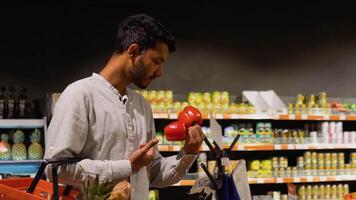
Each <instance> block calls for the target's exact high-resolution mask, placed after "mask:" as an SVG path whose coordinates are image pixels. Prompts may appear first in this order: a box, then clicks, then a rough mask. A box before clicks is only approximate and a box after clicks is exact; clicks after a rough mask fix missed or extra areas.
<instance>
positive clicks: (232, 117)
mask: <svg viewBox="0 0 356 200" xmlns="http://www.w3.org/2000/svg"><path fill="white" fill-rule="evenodd" d="M230 117H231V119H238V118H239V115H238V114H231V115H230Z"/></svg>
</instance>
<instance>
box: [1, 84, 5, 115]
mask: <svg viewBox="0 0 356 200" xmlns="http://www.w3.org/2000/svg"><path fill="white" fill-rule="evenodd" d="M5 90H6V89H5V87H4V86H1V88H0V119H5V118H6V97H5V95H4V93H5Z"/></svg>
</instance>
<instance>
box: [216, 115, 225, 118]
mask: <svg viewBox="0 0 356 200" xmlns="http://www.w3.org/2000/svg"><path fill="white" fill-rule="evenodd" d="M215 118H216V119H224V115H223V114H216V115H215Z"/></svg>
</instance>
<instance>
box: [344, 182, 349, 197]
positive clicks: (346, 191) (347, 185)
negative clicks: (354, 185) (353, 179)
mask: <svg viewBox="0 0 356 200" xmlns="http://www.w3.org/2000/svg"><path fill="white" fill-rule="evenodd" d="M343 191H344V195H346V194H349V193H350V191H349V184H344V188H343Z"/></svg>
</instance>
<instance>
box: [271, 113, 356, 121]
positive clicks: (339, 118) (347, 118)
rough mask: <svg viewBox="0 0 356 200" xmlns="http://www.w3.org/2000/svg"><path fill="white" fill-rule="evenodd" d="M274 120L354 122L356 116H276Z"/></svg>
mask: <svg viewBox="0 0 356 200" xmlns="http://www.w3.org/2000/svg"><path fill="white" fill-rule="evenodd" d="M273 119H276V120H326V121H328V120H331V121H356V115H345V114H339V115H277V116H275V117H274V118H273Z"/></svg>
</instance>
